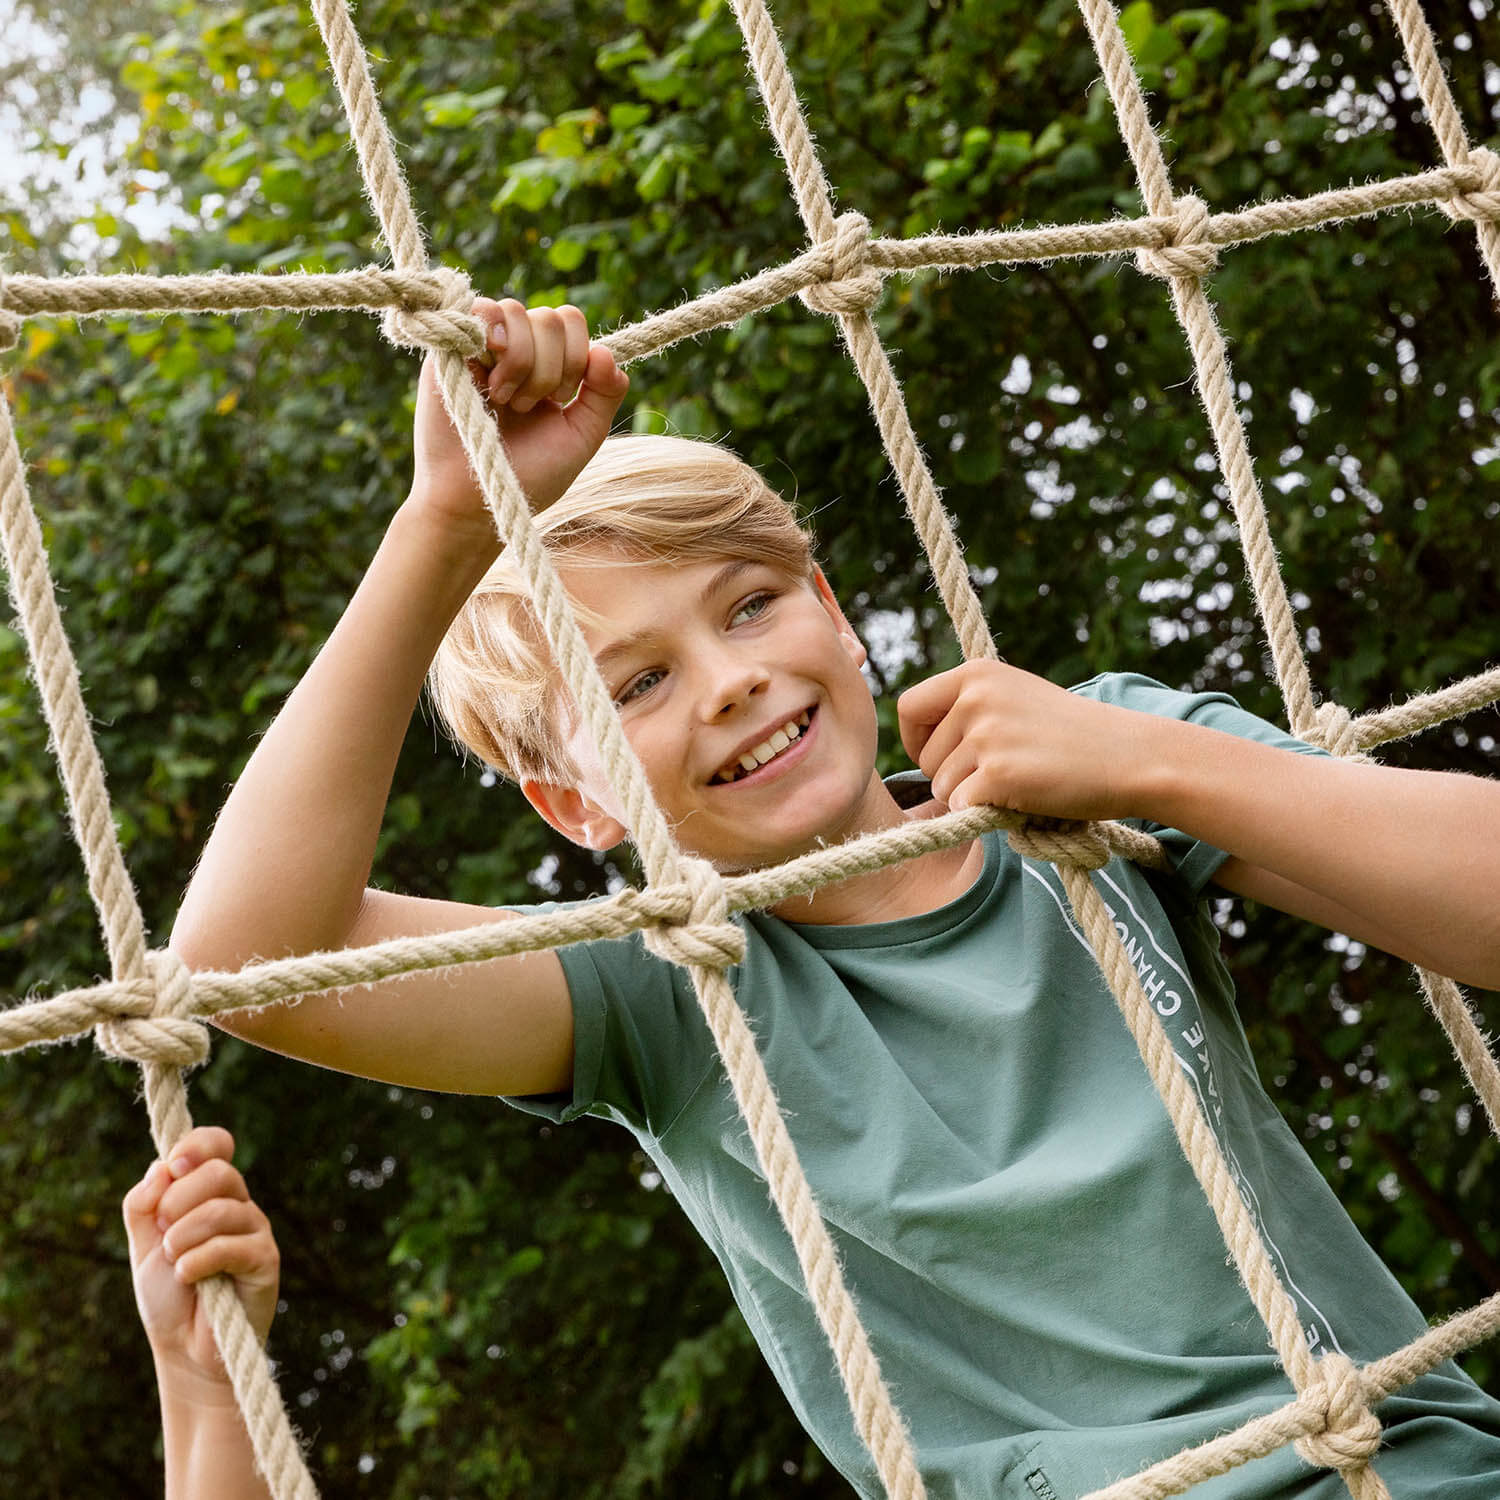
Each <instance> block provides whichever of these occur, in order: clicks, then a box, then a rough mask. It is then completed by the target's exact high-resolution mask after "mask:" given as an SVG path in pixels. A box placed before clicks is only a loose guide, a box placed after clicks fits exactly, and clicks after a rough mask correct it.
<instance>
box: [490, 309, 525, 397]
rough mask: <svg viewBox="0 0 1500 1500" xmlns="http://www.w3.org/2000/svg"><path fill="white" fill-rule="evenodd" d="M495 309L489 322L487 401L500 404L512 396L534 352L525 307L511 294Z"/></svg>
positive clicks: (523, 376) (523, 377)
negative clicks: (491, 364)
mask: <svg viewBox="0 0 1500 1500" xmlns="http://www.w3.org/2000/svg"><path fill="white" fill-rule="evenodd" d="M496 307H497V312H496V316H495V319H494V321H493V322H492V323H491V325H490V332H489V347H490V352H491V353H492V354H493V355H494V356H495V368H494V369H493V370H491V371H490V379H489V393H490V400H491V402H493V403H494V405H496V406H504V405H505V404H506V403H507V402H508V401H509V400H510V399H511V397H512V396H514V395H515V393H516V390H517V389H518V388H519V386H520V384H521V382H522V381H523V380H524V379H525V378H526V377H527V376H528V375H529V374H530V373H531V367H532V363H533V361H534V358H535V355H534V351H533V348H532V335H531V319H530V318H528V317H527V316H526V308H525V306H524V305H523V304H522V303H520V302H517V301H516V300H515V298H514V297H507V298H506V299H505V301H504V302H500V303H497V304H496Z"/></svg>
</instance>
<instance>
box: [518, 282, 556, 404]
mask: <svg viewBox="0 0 1500 1500" xmlns="http://www.w3.org/2000/svg"><path fill="white" fill-rule="evenodd" d="M529 317H530V320H531V347H532V361H531V369H530V371H529V372H528V373H527V374H526V377H525V378H524V379H523V380H522V381H521V382H520V385H519V386H518V387H517V389H516V394H515V395H514V397H512V398H511V403H510V404H511V407H512V409H513V410H515V411H518V412H521V413H523V414H524V413H526V412H528V411H530V410H531V409H532V407H534V406H535V405H536V404H537V402H538V401H545V400H547V399H548V398H549V397H550V396H551V395H552V394H553V392H554V391H556V390H557V388H558V387H559V386H560V385H561V384H562V378H563V361H564V358H565V357H566V351H567V336H566V334H565V332H564V328H563V320H562V318H561V316H560V315H559V313H558V310H557V309H556V308H555V307H534V308H532V309H531V311H530V313H529Z"/></svg>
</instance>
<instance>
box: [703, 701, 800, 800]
mask: <svg viewBox="0 0 1500 1500" xmlns="http://www.w3.org/2000/svg"><path fill="white" fill-rule="evenodd" d="M816 711H817V710H816V709H804V710H803V711H802V712H801V713H800V714H798V715H797V717H796V718H795V719H788V720H787V722H786V723H785V724H783V725H782V726H781V727H780V728H779V729H777V730H775V731H774V732H773V733H772V734H770V735H769V736H768V737H767V738H765V739H763V740H762V741H761V742H760V744H758V745H752V746H751V747H750V748H749V749H748V750H746V751H744V752H743V753H742V754H741V755H739V756H738V757H736V759H734V760H733V761H731V762H730V763H729V764H728V765H725V766H721V767H720V768H719V769H718V770H717V771H715V772H714V774H713V779H712V782H711V784H712V785H714V786H723V785H726V784H728V783H731V782H736V781H742V780H744V778H745V777H746V776H748V775H750V773H751V772H752V771H758V770H760V768H761V767H762V766H766V765H770V763H771V762H772V761H773V760H775V759H776V757H777V756H778V755H780V754H782V752H783V751H786V750H789V749H790V748H791V747H792V746H793V745H795V744H796V743H797V741H798V740H800V739H801V738H802V731H803V730H804V729H806V728H807V726H808V724H809V723H811V722H812V716H813V714H814V713H815V712H816Z"/></svg>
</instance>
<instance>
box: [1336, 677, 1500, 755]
mask: <svg viewBox="0 0 1500 1500" xmlns="http://www.w3.org/2000/svg"><path fill="white" fill-rule="evenodd" d="M1496 700H1500V667H1492V668H1490V670H1489V671H1487V672H1479V673H1476V674H1475V675H1474V676H1473V677H1465V678H1464V679H1463V681H1462V682H1455V683H1453V684H1452V685H1451V686H1450V687H1445V688H1438V689H1437V690H1436V691H1434V692H1431V693H1423V694H1422V695H1421V696H1420V697H1417V698H1410V699H1408V700H1407V701H1406V702H1405V703H1395V704H1392V705H1391V706H1390V707H1389V708H1381V709H1377V710H1375V711H1374V712H1373V713H1367V714H1360V715H1359V716H1358V718H1355V719H1353V720H1352V721H1351V725H1350V727H1351V729H1352V730H1353V733H1354V738H1355V740H1356V742H1357V743H1358V745H1359V747H1360V749H1362V750H1368V749H1370V748H1372V747H1373V746H1375V745H1383V744H1385V743H1387V742H1388V741H1390V740H1404V739H1406V738H1407V737H1408V736H1409V735H1413V734H1418V733H1420V732H1421V731H1422V730H1424V729H1432V728H1434V727H1435V726H1436V725H1438V724H1443V723H1446V722H1447V721H1448V720H1449V719H1457V718H1461V717H1462V716H1463V715H1464V714H1469V713H1473V712H1474V710H1475V709H1479V708H1485V707H1487V706H1488V705H1489V704H1491V703H1494V702H1495V701H1496Z"/></svg>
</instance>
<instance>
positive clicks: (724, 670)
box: [703, 651, 771, 720]
mask: <svg viewBox="0 0 1500 1500" xmlns="http://www.w3.org/2000/svg"><path fill="white" fill-rule="evenodd" d="M770 682H771V678H770V674H769V673H768V672H767V671H766V670H765V669H764V668H763V667H761V666H759V665H758V664H757V663H755V662H753V661H748V660H746V659H745V658H744V657H742V656H740V655H739V654H738V653H737V652H732V651H726V652H722V653H721V654H720V655H719V657H718V658H717V659H716V660H715V661H714V663H713V667H712V670H711V671H710V672H709V674H708V676H707V678H706V680H705V696H704V698H703V711H704V718H705V719H708V720H713V719H721V718H723V717H724V716H725V715H726V714H730V713H733V712H734V710H735V709H737V708H742V707H743V706H744V705H745V704H747V703H749V702H750V701H751V700H752V699H753V698H756V697H758V696H759V695H760V694H761V693H763V692H764V691H765V690H766V688H767V687H769V686H770Z"/></svg>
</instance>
